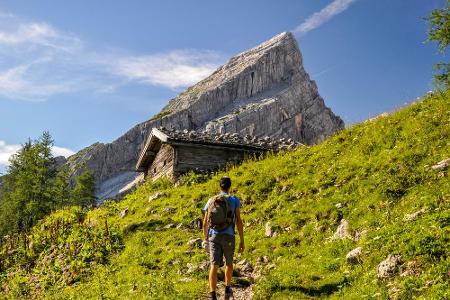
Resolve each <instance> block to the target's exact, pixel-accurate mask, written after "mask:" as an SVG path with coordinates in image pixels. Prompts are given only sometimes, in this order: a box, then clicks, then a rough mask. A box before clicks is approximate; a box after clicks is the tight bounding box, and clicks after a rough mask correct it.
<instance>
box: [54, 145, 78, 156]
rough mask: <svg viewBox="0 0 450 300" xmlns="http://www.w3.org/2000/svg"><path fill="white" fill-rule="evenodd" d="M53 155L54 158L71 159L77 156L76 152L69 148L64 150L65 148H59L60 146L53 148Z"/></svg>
mask: <svg viewBox="0 0 450 300" xmlns="http://www.w3.org/2000/svg"><path fill="white" fill-rule="evenodd" d="M52 153H53V155H54V156H64V157H69V156H71V155H74V154H75V151H73V150H70V149H68V148H63V147H58V146H53V148H52Z"/></svg>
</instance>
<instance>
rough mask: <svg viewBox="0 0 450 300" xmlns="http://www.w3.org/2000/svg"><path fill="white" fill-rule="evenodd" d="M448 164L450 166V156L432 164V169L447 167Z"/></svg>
mask: <svg viewBox="0 0 450 300" xmlns="http://www.w3.org/2000/svg"><path fill="white" fill-rule="evenodd" d="M448 166H450V158H447V159H444V160H441V161H440V162H438V163H437V164H435V165H434V166H431V170H433V171H440V170H444V169H446V168H447V167H448Z"/></svg>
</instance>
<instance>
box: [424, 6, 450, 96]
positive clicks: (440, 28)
mask: <svg viewBox="0 0 450 300" xmlns="http://www.w3.org/2000/svg"><path fill="white" fill-rule="evenodd" d="M427 20H428V41H432V42H437V43H438V51H439V52H440V53H441V54H445V53H446V52H447V49H448V46H449V45H450V0H447V1H446V3H445V4H444V7H443V8H441V9H435V10H433V11H432V12H431V14H430V16H428V17H427ZM435 70H436V74H435V81H436V84H437V85H438V87H442V88H444V89H448V88H449V87H450V64H449V63H447V62H440V63H437V64H436V65H435Z"/></svg>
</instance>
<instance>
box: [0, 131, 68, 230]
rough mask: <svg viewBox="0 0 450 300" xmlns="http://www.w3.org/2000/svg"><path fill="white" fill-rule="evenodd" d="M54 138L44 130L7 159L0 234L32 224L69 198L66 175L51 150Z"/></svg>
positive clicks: (0, 206)
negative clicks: (56, 165) (60, 171)
mask: <svg viewBox="0 0 450 300" xmlns="http://www.w3.org/2000/svg"><path fill="white" fill-rule="evenodd" d="M52 146H53V140H52V138H51V136H50V134H49V133H48V132H44V133H43V134H42V136H41V137H39V139H37V140H35V141H31V140H28V141H27V142H26V143H25V144H24V145H23V146H22V148H21V149H20V150H19V151H18V152H17V153H16V154H14V155H13V156H12V157H11V159H10V166H9V167H8V170H7V174H6V176H5V177H4V180H3V185H2V193H1V201H0V234H1V235H4V234H9V233H18V232H23V231H26V230H28V229H29V228H31V226H33V225H34V224H35V223H36V222H37V221H38V220H40V219H41V218H43V217H44V216H45V215H47V214H48V213H49V212H51V211H52V210H53V209H55V208H56V207H58V206H62V205H64V203H65V202H66V203H67V202H68V199H69V197H68V196H67V194H66V192H67V189H68V188H69V186H68V180H67V176H66V175H65V174H60V175H58V171H57V170H56V168H55V159H54V157H53V155H52V153H51V148H52Z"/></svg>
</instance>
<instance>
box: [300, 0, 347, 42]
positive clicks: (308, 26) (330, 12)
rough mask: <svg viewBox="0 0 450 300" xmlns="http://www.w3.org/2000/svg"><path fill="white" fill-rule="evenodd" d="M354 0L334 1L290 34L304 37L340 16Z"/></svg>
mask: <svg viewBox="0 0 450 300" xmlns="http://www.w3.org/2000/svg"><path fill="white" fill-rule="evenodd" d="M354 2H356V0H334V1H333V2H331V3H330V4H328V5H327V6H326V7H324V8H323V9H321V10H320V11H318V12H316V13H314V14H313V15H311V16H309V17H308V18H307V19H306V20H305V21H304V22H303V23H302V24H300V25H299V26H297V27H296V28H295V29H294V30H293V31H292V32H293V33H294V34H295V35H300V36H301V35H304V34H306V33H308V32H310V31H311V30H314V29H316V28H317V27H319V26H321V25H322V24H324V23H326V22H327V21H329V20H330V19H331V18H333V17H334V16H336V15H338V14H340V13H341V12H343V11H345V10H346V9H348V8H349V7H350V5H351V4H353V3H354Z"/></svg>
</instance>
